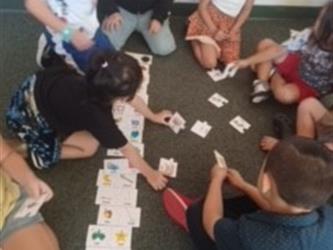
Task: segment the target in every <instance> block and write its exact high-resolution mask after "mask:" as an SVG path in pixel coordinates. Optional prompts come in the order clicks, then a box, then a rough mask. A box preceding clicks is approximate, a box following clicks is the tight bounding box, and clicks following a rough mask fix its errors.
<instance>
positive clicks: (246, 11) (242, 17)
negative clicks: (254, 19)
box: [230, 0, 254, 34]
mask: <svg viewBox="0 0 333 250" xmlns="http://www.w3.org/2000/svg"><path fill="white" fill-rule="evenodd" d="M253 4H254V0H247V1H246V2H245V4H244V6H243V8H242V10H241V12H240V13H239V15H238V17H237V20H236V22H235V24H234V25H233V27H232V28H231V30H230V34H233V33H236V32H238V31H239V30H240V28H241V27H242V26H243V24H244V23H245V21H246V20H247V19H248V18H249V16H250V14H251V11H252V8H253Z"/></svg>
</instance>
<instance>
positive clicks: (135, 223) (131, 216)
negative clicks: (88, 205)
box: [97, 206, 141, 227]
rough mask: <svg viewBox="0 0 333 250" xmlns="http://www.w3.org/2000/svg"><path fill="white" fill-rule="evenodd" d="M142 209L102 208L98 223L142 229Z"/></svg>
mask: <svg viewBox="0 0 333 250" xmlns="http://www.w3.org/2000/svg"><path fill="white" fill-rule="evenodd" d="M140 220H141V208H138V207H135V208H131V207H112V206H100V208H99V212H98V218H97V223H98V224H99V225H109V226H129V227H140Z"/></svg>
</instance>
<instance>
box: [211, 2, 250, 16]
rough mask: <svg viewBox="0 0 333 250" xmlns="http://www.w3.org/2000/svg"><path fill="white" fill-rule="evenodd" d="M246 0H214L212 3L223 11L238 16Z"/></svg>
mask: <svg viewBox="0 0 333 250" xmlns="http://www.w3.org/2000/svg"><path fill="white" fill-rule="evenodd" d="M245 2H246V0H212V3H213V4H214V5H215V6H216V7H217V8H218V9H219V10H220V11H221V12H223V13H225V14H227V15H228V16H231V17H237V16H238V14H239V13H240V11H241V10H242V8H243V6H244V4H245Z"/></svg>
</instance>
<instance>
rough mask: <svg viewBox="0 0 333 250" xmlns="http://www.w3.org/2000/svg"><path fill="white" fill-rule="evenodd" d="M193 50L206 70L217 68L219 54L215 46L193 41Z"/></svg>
mask: <svg viewBox="0 0 333 250" xmlns="http://www.w3.org/2000/svg"><path fill="white" fill-rule="evenodd" d="M191 44H192V48H193V52H194V55H195V57H196V59H197V60H198V61H199V63H200V65H201V66H202V67H203V68H205V69H213V68H215V67H216V66H217V63H218V59H219V54H218V53H217V51H216V48H215V47H214V46H213V45H209V44H204V43H201V42H199V41H192V42H191Z"/></svg>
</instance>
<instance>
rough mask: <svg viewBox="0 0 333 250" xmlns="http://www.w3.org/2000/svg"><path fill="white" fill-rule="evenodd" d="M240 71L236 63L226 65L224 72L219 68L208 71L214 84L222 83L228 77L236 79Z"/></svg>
mask: <svg viewBox="0 0 333 250" xmlns="http://www.w3.org/2000/svg"><path fill="white" fill-rule="evenodd" d="M237 71H238V68H237V67H236V65H235V64H234V63H229V64H227V65H226V67H225V68H224V70H223V71H222V70H221V69H219V68H215V69H211V70H209V71H207V74H208V75H209V76H210V78H211V79H212V80H213V81H214V82H218V81H222V80H224V79H226V78H228V77H234V76H235V75H236V73H237Z"/></svg>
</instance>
